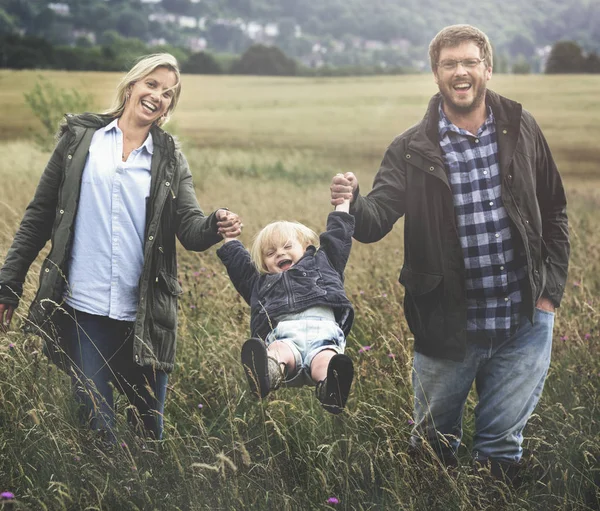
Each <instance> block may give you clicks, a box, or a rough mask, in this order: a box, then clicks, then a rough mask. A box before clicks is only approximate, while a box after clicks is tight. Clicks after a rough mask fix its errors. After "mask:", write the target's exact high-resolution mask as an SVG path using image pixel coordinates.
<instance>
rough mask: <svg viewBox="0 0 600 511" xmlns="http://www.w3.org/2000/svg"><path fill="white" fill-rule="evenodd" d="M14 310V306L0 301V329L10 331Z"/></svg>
mask: <svg viewBox="0 0 600 511" xmlns="http://www.w3.org/2000/svg"><path fill="white" fill-rule="evenodd" d="M14 312H15V308H14V306H12V305H6V304H5V303H0V331H2V332H4V333H6V332H7V331H8V329H9V327H10V322H11V320H12V317H13V313H14Z"/></svg>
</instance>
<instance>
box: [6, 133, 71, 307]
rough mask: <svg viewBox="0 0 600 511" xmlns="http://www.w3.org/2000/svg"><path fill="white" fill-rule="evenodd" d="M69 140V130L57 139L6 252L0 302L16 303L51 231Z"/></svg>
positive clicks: (15, 304)
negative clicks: (28, 273) (32, 265)
mask: <svg viewBox="0 0 600 511" xmlns="http://www.w3.org/2000/svg"><path fill="white" fill-rule="evenodd" d="M68 141H69V135H68V134H64V135H63V136H62V137H61V138H60V140H59V141H58V144H57V145H56V148H55V149H54V152H53V153H52V156H51V157H50V160H49V161H48V164H47V165H46V168H45V169H44V172H43V173H42V177H41V178H40V181H39V183H38V186H37V188H36V190H35V194H34V196H33V199H32V200H31V202H30V203H29V205H28V206H27V209H26V210H25V215H24V216H23V219H22V220H21V225H20V226H19V229H18V230H17V233H16V234H15V237H14V240H13V243H12V245H11V247H10V249H9V250H8V252H7V254H6V259H5V261H4V266H3V267H2V269H1V270H0V303H4V304H7V305H13V306H15V307H16V306H17V305H18V304H19V299H20V297H21V294H22V293H23V282H24V281H25V277H26V276H27V272H28V271H29V267H30V266H31V264H32V263H33V261H34V260H35V258H36V257H37V256H38V254H39V253H40V250H42V248H44V245H45V244H46V242H47V241H48V240H49V239H50V237H51V235H52V226H53V224H54V220H55V218H56V206H57V204H58V193H59V189H60V184H61V181H62V176H63V166H64V153H65V150H66V147H67V145H68Z"/></svg>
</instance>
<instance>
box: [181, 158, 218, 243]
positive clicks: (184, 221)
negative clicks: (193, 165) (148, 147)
mask: <svg viewBox="0 0 600 511" xmlns="http://www.w3.org/2000/svg"><path fill="white" fill-rule="evenodd" d="M177 165H178V167H179V168H178V171H179V173H180V179H179V186H178V188H177V191H175V192H174V193H176V194H177V195H176V201H177V206H176V208H177V211H176V215H177V238H178V239H179V241H180V242H181V244H182V245H183V247H184V248H185V249H186V250H194V251H196V252H200V251H202V250H206V249H208V248H210V247H212V246H213V245H214V244H216V243H218V242H219V241H221V240H222V239H223V238H221V236H220V235H219V234H218V233H217V216H216V211H215V212H213V213H211V214H210V215H208V216H205V215H204V213H203V211H202V210H201V209H200V205H199V204H198V199H197V198H196V191H195V189H194V183H193V181H192V173H191V172H190V168H189V165H188V162H187V160H186V159H185V156H183V154H182V153H181V152H179V151H178V152H177Z"/></svg>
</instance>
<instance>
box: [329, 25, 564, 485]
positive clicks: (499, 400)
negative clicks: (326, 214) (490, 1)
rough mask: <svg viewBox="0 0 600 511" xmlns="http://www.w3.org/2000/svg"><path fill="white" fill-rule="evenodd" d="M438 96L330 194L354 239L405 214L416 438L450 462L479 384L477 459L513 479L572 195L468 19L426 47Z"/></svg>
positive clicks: (367, 239)
mask: <svg viewBox="0 0 600 511" xmlns="http://www.w3.org/2000/svg"><path fill="white" fill-rule="evenodd" d="M429 57H430V61H431V69H432V71H433V76H434V80H435V82H436V84H437V85H438V88H439V93H438V94H436V95H435V96H434V97H433V98H432V99H431V101H430V103H429V107H428V109H427V113H426V114H425V117H424V118H423V120H422V121H421V122H420V123H419V124H417V125H416V126H414V127H412V128H410V129H408V130H407V131H406V132H405V133H403V134H401V135H400V136H398V137H397V138H396V139H395V140H394V141H393V142H392V144H391V145H390V146H389V147H388V149H387V151H386V153H385V156H384V158H383V162H382V164H381V167H380V169H379V172H378V173H377V175H376V177H375V180H374V183H373V188H372V190H371V192H369V193H368V194H367V195H366V196H363V195H361V194H360V192H359V187H358V179H357V178H356V176H355V175H354V174H352V173H351V172H348V173H346V174H344V175H341V174H340V175H338V176H336V177H334V178H333V181H332V184H331V202H332V204H334V205H337V204H339V203H340V202H341V201H342V200H344V199H350V200H351V209H350V213H351V214H352V215H354V217H355V219H356V227H355V231H354V237H355V238H356V239H357V240H358V241H361V242H364V243H371V242H375V241H378V240H379V239H381V238H382V237H383V236H385V235H386V234H387V233H388V232H389V231H390V230H391V229H392V227H393V225H394V223H395V222H396V221H397V220H398V219H399V218H400V217H402V216H404V218H405V221H404V247H405V250H404V264H403V267H402V271H401V273H400V283H401V284H403V285H404V287H405V298H404V314H405V316H406V320H407V322H408V325H409V327H410V329H411V331H412V333H413V334H414V342H415V354H414V362H413V373H412V375H413V381H412V383H413V390H414V422H415V427H414V430H413V435H412V438H411V443H412V445H413V447H415V448H417V450H418V448H419V447H422V446H423V442H424V441H425V442H429V444H430V445H431V446H432V447H433V449H434V450H435V452H436V453H437V455H438V456H439V457H440V458H441V459H442V460H443V461H444V462H445V463H447V464H455V463H456V462H457V459H456V454H457V451H458V448H459V445H460V443H461V437H462V416H463V409H464V405H465V402H466V400H467V396H468V394H469V391H470V389H471V386H472V385H473V383H475V386H476V390H477V393H478V403H477V406H476V407H475V432H474V435H473V441H472V442H473V444H472V456H473V459H474V460H475V462H476V463H477V464H485V465H487V466H489V467H490V470H491V472H492V474H494V475H497V476H499V477H503V478H507V479H508V480H510V481H512V480H513V479H514V478H515V477H516V474H517V472H518V470H519V468H520V467H521V465H522V463H521V458H522V454H523V449H522V446H521V444H522V441H523V428H524V427H525V425H526V423H527V421H528V419H529V417H530V416H531V414H532V412H533V410H534V408H535V406H536V405H537V403H538V400H539V398H540V395H541V393H542V388H543V386H544V381H545V379H546V375H547V372H548V368H549V365H550V354H551V350H552V329H553V324H554V313H555V309H556V308H557V307H558V306H559V305H560V301H561V298H562V294H563V290H564V286H565V282H566V278H567V267H568V260H569V234H568V223H567V215H566V198H565V193H564V189H563V186H562V182H561V178H560V176H559V173H558V170H557V168H556V165H555V163H554V160H553V159H552V155H551V153H550V149H549V148H548V145H547V143H546V140H545V138H544V136H543V134H542V132H541V130H540V128H539V126H538V125H537V123H536V122H535V120H534V118H533V116H532V115H531V114H530V113H529V112H527V111H525V110H523V108H522V106H521V105H520V104H518V103H516V102H514V101H511V100H509V99H507V98H504V97H502V96H500V95H499V94H496V93H495V92H493V91H491V90H488V89H487V88H486V85H487V82H488V81H489V80H490V79H491V77H492V63H493V62H492V48H491V45H490V42H489V40H488V38H487V36H486V35H485V34H484V33H483V32H481V31H480V30H478V29H477V28H475V27H472V26H469V25H453V26H450V27H446V28H444V29H443V30H441V31H440V32H439V33H438V34H437V35H436V36H435V38H434V39H433V40H432V42H431V44H430V46H429Z"/></svg>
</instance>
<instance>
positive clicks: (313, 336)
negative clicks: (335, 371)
mask: <svg viewBox="0 0 600 511" xmlns="http://www.w3.org/2000/svg"><path fill="white" fill-rule="evenodd" d="M278 319H279V323H278V324H277V326H276V327H275V328H274V329H273V330H271V332H270V333H269V335H268V336H267V338H266V343H267V346H270V345H271V344H273V343H274V342H275V341H279V342H282V343H284V344H286V345H287V346H288V347H289V348H290V349H291V350H292V353H293V354H294V359H295V360H296V370H295V373H294V376H292V377H291V378H290V379H289V380H286V381H285V383H284V384H285V386H286V387H302V386H303V385H316V384H317V382H315V381H313V379H312V378H311V377H310V367H311V364H312V361H313V359H314V358H315V356H317V355H318V354H319V353H321V351H324V350H332V351H335V352H336V353H344V349H345V348H346V337H345V336H344V332H343V331H342V329H341V328H340V326H339V325H338V324H337V322H336V321H335V316H334V314H333V310H331V309H330V308H329V307H321V306H317V307H310V308H309V309H306V310H304V311H301V312H299V313H296V314H287V315H285V316H283V317H282V318H278Z"/></svg>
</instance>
